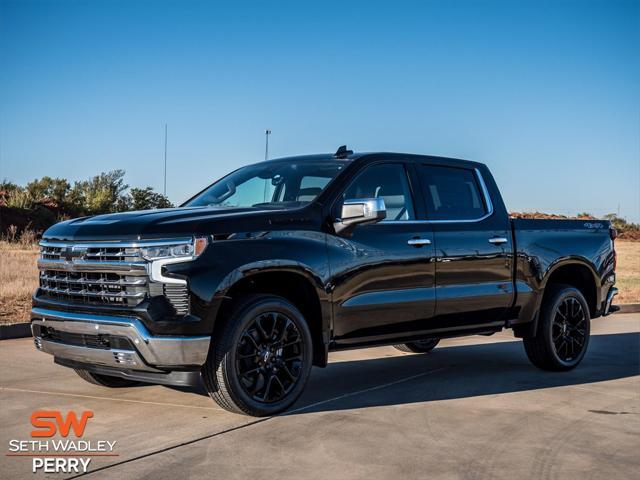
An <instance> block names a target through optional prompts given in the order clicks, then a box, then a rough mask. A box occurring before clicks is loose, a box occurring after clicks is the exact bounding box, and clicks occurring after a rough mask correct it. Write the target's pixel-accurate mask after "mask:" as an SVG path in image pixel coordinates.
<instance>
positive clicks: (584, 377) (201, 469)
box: [0, 314, 640, 480]
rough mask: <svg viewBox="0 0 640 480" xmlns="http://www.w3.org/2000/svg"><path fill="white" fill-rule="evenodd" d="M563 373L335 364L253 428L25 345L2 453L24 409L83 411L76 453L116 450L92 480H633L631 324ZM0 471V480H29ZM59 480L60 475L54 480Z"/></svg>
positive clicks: (509, 342) (513, 344)
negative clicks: (93, 376) (106, 444)
mask: <svg viewBox="0 0 640 480" xmlns="http://www.w3.org/2000/svg"><path fill="white" fill-rule="evenodd" d="M592 330H593V332H592V334H593V336H592V339H591V344H590V346H589V351H588V353H587V355H586V357H585V359H584V361H583V362H582V364H581V365H580V366H579V367H578V368H577V369H576V370H574V371H572V372H568V373H549V372H543V371H540V370H537V369H536V368H534V367H533V366H531V365H530V364H529V362H528V360H527V359H526V357H525V354H524V350H523V347H522V344H521V342H520V341H518V340H517V339H514V338H513V337H512V336H511V334H510V331H505V332H503V333H500V334H497V335H494V336H492V337H480V336H475V337H468V338H464V339H455V340H447V341H444V342H442V343H441V344H440V346H438V348H436V350H435V351H434V352H433V353H431V354H429V355H416V354H406V353H401V352H399V351H397V350H395V349H393V348H391V347H382V348H373V349H366V350H356V351H350V352H340V353H336V354H333V355H332V356H331V362H330V365H329V367H327V368H326V369H314V370H313V372H312V374H311V378H310V380H309V383H308V385H307V389H306V392H305V394H304V395H303V397H302V398H301V400H300V401H299V402H298V404H297V405H296V406H295V407H294V409H293V411H291V412H289V413H287V414H284V415H281V416H277V417H272V418H268V419H254V418H250V417H244V416H240V415H234V414H231V413H227V412H225V411H224V410H221V409H219V408H218V407H217V406H216V405H215V404H214V403H213V401H212V400H210V399H209V397H207V396H206V394H205V393H204V391H203V389H201V388H200V389H177V388H169V387H162V386H139V387H133V388H123V389H108V388H103V387H99V386H94V385H90V384H88V383H85V382H84V381H83V380H81V379H80V378H79V377H77V376H76V375H75V373H73V371H71V370H68V369H66V368H63V367H59V366H57V365H54V364H53V362H52V359H51V357H50V356H48V355H45V354H42V353H39V352H37V351H35V349H34V348H33V345H32V339H28V338H27V339H19V340H3V341H1V342H0V365H2V367H1V368H0V406H1V408H0V445H1V446H2V448H3V449H5V452H8V445H9V440H10V439H22V440H27V439H30V432H31V430H32V427H31V424H30V416H31V413H32V412H33V411H34V410H42V409H46V410H61V411H63V412H66V411H68V410H75V411H78V412H81V411H83V410H92V411H93V412H94V417H93V418H91V419H90V420H89V421H88V423H87V428H86V431H85V435H84V437H83V439H86V440H109V441H114V440H115V441H117V444H116V447H115V454H116V455H117V456H112V457H100V456H98V457H92V460H91V463H90V465H89V474H87V475H86V478H90V479H98V478H125V479H135V478H154V479H171V480H175V479H177V478H178V479H182V478H207V479H211V478H224V479H233V478H238V479H251V478H258V479H260V480H262V479H264V478H297V479H314V478H322V479H325V478H336V479H343V478H348V479H351V478H353V479H360V478H367V479H368V480H371V479H378V478H380V479H388V478H427V477H429V478H461V479H484V478H487V479H500V478H505V479H507V478H508V479H513V478H519V479H523V478H532V479H550V478H563V479H568V478H580V479H582V480H586V479H591V478H593V479H596V478H597V479H600V478H606V479H624V478H638V477H637V475H638V472H639V471H640V314H624V315H620V314H617V315H612V316H610V317H607V318H604V319H597V320H595V321H594V322H593V324H592ZM43 476H45V475H44V474H42V473H38V474H36V475H34V474H32V473H31V459H30V458H29V457H9V456H6V455H3V456H2V457H0V478H11V479H16V478H34V477H35V478H37V477H43ZM49 477H51V478H64V477H70V475H61V474H58V475H55V474H51V475H49Z"/></svg>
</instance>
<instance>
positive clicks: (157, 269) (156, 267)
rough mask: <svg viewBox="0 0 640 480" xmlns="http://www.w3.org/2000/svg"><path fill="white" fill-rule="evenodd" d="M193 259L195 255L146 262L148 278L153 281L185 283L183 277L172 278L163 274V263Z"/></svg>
mask: <svg viewBox="0 0 640 480" xmlns="http://www.w3.org/2000/svg"><path fill="white" fill-rule="evenodd" d="M194 259H195V257H177V258H161V259H159V260H153V261H152V262H150V263H149V264H148V265H149V267H148V271H149V278H150V279H151V281H153V282H160V283H173V284H179V285H186V284H187V281H186V280H185V279H183V278H173V277H167V276H165V275H163V274H162V267H164V266H165V265H171V264H174V263H183V262H190V261H192V260H194Z"/></svg>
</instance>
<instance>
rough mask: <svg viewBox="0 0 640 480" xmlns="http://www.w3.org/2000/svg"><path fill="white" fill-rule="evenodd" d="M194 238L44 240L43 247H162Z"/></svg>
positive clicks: (190, 241) (186, 241) (187, 241)
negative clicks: (84, 240)
mask: <svg viewBox="0 0 640 480" xmlns="http://www.w3.org/2000/svg"><path fill="white" fill-rule="evenodd" d="M192 242H193V238H192V237H188V238H187V237H180V238H174V239H166V240H114V241H108V240H105V241H96V242H82V241H79V242H74V241H62V240H42V241H40V246H41V247H60V248H62V247H67V246H74V247H79V248H127V247H128V248H138V247H156V246H162V245H177V244H183V243H192Z"/></svg>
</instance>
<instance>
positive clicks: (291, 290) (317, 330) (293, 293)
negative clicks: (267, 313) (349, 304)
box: [211, 260, 331, 367]
mask: <svg viewBox="0 0 640 480" xmlns="http://www.w3.org/2000/svg"><path fill="white" fill-rule="evenodd" d="M249 293H251V294H260V293H264V294H269V295H278V296H280V297H283V298H286V299H287V300H288V301H290V302H291V303H292V304H293V305H294V306H295V307H296V308H297V309H298V310H300V312H301V313H302V314H303V316H304V317H305V319H306V321H307V323H308V324H309V329H310V330H311V338H312V342H313V364H314V365H317V366H321V367H324V366H326V364H327V354H328V343H329V337H330V335H329V331H330V330H329V329H330V318H331V305H330V302H329V296H328V295H327V294H326V292H325V290H324V285H323V282H322V279H321V278H320V276H319V275H317V274H315V272H313V271H312V270H311V269H310V268H309V267H308V266H306V265H304V264H301V263H299V262H291V261H282V260H268V261H261V262H255V263H251V264H247V265H244V266H242V267H239V268H237V269H235V270H233V271H232V272H230V273H229V274H228V275H227V276H226V277H225V278H224V279H223V281H222V282H221V286H220V288H219V290H218V292H217V293H216V297H217V298H218V300H219V301H218V302H216V306H215V307H214V308H213V310H214V311H212V312H211V315H212V316H213V335H214V339H215V337H216V335H217V333H218V331H219V329H220V328H222V326H223V325H224V323H225V318H226V316H227V314H228V312H229V311H230V308H231V307H232V306H233V304H234V302H235V301H236V300H237V299H238V298H239V297H241V296H243V295H245V294H249ZM214 341H215V340H214Z"/></svg>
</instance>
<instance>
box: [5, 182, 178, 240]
mask: <svg viewBox="0 0 640 480" xmlns="http://www.w3.org/2000/svg"><path fill="white" fill-rule="evenodd" d="M124 177H125V171H124V170H112V171H110V172H102V173H100V174H98V175H95V176H94V177H91V178H89V179H87V180H80V181H76V182H74V183H73V184H71V182H69V181H68V180H67V179H65V178H52V177H49V176H44V177H42V178H37V179H35V180H33V181H31V182H29V183H27V184H26V185H24V186H20V185H17V184H15V183H13V182H10V181H6V180H4V181H2V182H0V233H2V232H5V231H6V230H7V229H8V227H9V226H10V225H16V226H17V228H18V229H19V230H23V229H25V228H31V229H34V230H42V229H44V228H47V227H48V226H49V225H51V224H53V223H55V222H56V221H60V220H65V219H68V218H74V217H82V216H87V215H99V214H104V213H115V212H126V211H130V210H146V209H150V208H169V207H172V206H173V205H172V203H171V202H170V201H169V199H168V198H167V197H166V196H164V195H163V194H161V193H158V192H156V191H154V189H153V188H152V187H144V188H139V187H130V186H129V185H128V184H126V183H125V179H124Z"/></svg>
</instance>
